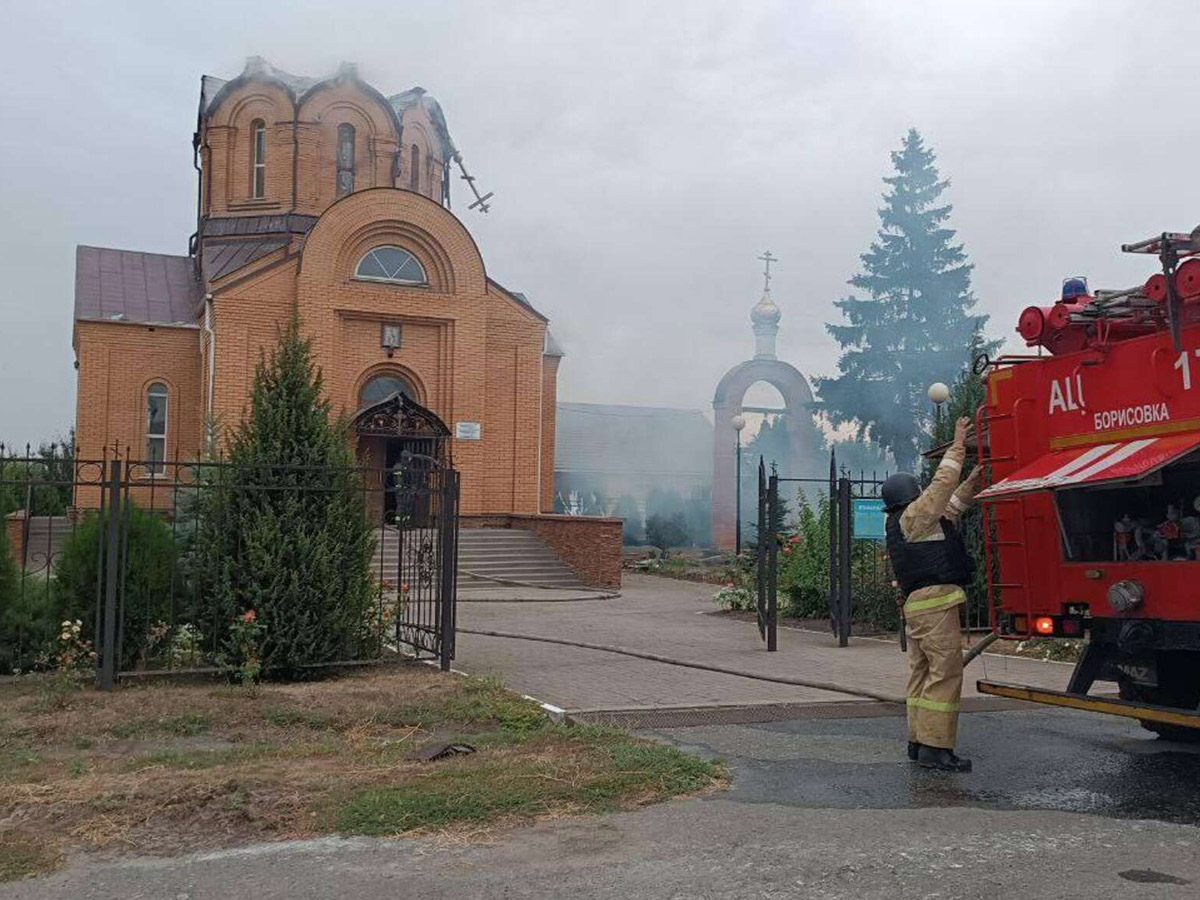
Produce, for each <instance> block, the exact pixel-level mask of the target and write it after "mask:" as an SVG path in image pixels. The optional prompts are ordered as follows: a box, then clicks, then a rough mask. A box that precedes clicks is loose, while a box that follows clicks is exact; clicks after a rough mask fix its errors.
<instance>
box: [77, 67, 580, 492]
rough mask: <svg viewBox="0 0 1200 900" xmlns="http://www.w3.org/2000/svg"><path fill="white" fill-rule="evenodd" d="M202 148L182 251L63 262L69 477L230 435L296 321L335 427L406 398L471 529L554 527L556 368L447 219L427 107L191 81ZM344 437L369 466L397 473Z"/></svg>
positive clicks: (256, 78)
mask: <svg viewBox="0 0 1200 900" xmlns="http://www.w3.org/2000/svg"><path fill="white" fill-rule="evenodd" d="M194 146H195V166H196V171H197V181H198V185H197V207H198V208H197V224H196V233H195V234H194V235H193V236H192V238H191V241H190V243H189V246H188V252H187V253H186V254H183V255H178V256H170V255H163V254H157V253H141V252H135V251H128V250H110V249H101V248H96V247H79V248H78V250H77V259H76V298H75V325H74V347H75V353H76V366H77V369H78V408H77V412H76V435H77V444H78V449H77V452H78V454H79V456H80V458H92V459H95V458H99V457H100V456H101V455H102V454H103V453H104V452H105V450H106V448H112V447H114V446H115V447H119V448H121V451H122V452H124V448H126V447H128V448H130V453H131V455H132V456H133V457H134V458H144V459H147V460H150V461H154V460H163V459H165V460H172V459H180V460H187V459H193V458H195V456H196V454H197V453H198V452H200V450H201V449H202V448H203V447H204V446H205V444H206V439H207V434H206V428H208V427H213V428H214V429H215V436H216V438H217V440H218V441H219V440H220V435H221V434H222V433H223V432H224V430H226V429H228V428H229V427H230V426H231V425H233V424H235V423H236V422H237V421H238V420H240V418H241V417H242V415H243V413H244V410H245V409H246V406H247V403H248V400H249V396H250V390H251V386H252V383H253V378H254V370H255V366H256V364H257V362H258V361H259V359H260V358H261V356H262V354H263V353H264V352H265V351H266V352H269V349H270V347H271V346H272V345H273V344H274V343H275V341H276V337H277V334H278V332H279V330H280V329H281V328H282V327H284V325H285V324H286V322H287V320H288V317H289V316H290V314H291V311H292V309H293V308H295V309H296V310H297V311H298V314H299V320H300V324H301V329H302V331H303V332H304V333H305V334H306V335H307V336H308V337H310V338H311V340H312V343H313V348H314V353H315V360H316V363H317V364H318V365H319V366H320V367H321V369H322V371H323V374H324V385H325V390H326V392H327V395H328V397H329V399H330V400H331V402H332V405H333V407H334V409H335V411H337V412H341V413H345V414H347V415H350V416H353V415H354V413H355V412H357V411H359V410H363V409H365V408H369V407H370V406H371V405H372V404H373V403H377V402H379V401H380V400H382V399H384V398H387V397H390V396H394V395H395V393H397V392H398V393H400V394H403V395H405V396H407V397H410V398H412V400H415V401H416V402H417V403H418V404H420V405H421V406H423V407H425V408H426V409H428V410H430V411H432V412H433V413H435V414H436V415H437V416H438V417H439V418H440V419H441V421H442V422H444V423H445V425H446V427H447V428H448V429H449V432H450V434H451V438H450V451H451V453H452V457H453V463H454V466H455V468H457V469H458V470H459V471H460V473H461V477H462V500H461V504H462V511H463V513H464V514H467V515H494V514H516V515H536V514H539V513H543V512H548V511H550V510H551V509H552V507H553V490H554V480H553V479H554V443H555V441H554V437H555V436H554V428H555V401H556V393H557V388H556V384H557V371H558V365H559V359H560V356H561V354H560V353H559V352H558V351H557V350H556V349H555V345H554V343H553V340H552V339H551V338H550V337H549V335H548V332H547V324H548V323H547V320H546V318H545V317H544V316H542V315H541V314H540V313H538V312H537V310H535V309H534V308H533V307H532V306H531V305H530V303H529V302H528V301H527V300H526V299H525V297H524V296H523V295H521V294H519V293H515V292H513V291H509V290H506V289H505V288H504V287H502V286H501V285H499V284H497V283H496V282H495V281H493V280H492V279H490V278H489V277H488V275H487V272H486V269H485V266H484V261H483V259H482V257H481V256H480V253H479V249H478V247H477V246H476V244H475V242H474V240H473V239H472V237H471V234H470V232H469V231H468V230H467V228H466V227H465V226H464V224H463V223H462V221H460V220H459V219H458V218H457V217H456V216H455V215H454V213H453V212H451V210H450V192H449V176H450V166H451V163H452V162H454V161H456V160H457V151H456V149H455V146H454V144H453V142H452V140H451V138H450V134H449V132H448V130H447V127H446V121H445V118H444V116H443V114H442V111H441V108H440V107H439V105H438V104H437V102H436V101H435V100H434V99H433V98H432V97H430V96H429V95H428V94H427V93H425V92H424V91H423V90H422V89H420V88H414V89H412V90H410V91H406V92H404V93H401V94H396V95H393V96H390V97H388V96H384V95H383V94H381V93H380V92H379V91H378V90H376V89H375V88H374V87H372V86H370V85H368V84H366V83H364V82H363V81H362V80H360V79H359V78H358V76H357V74H356V72H355V70H354V68H353V67H351V66H343V67H342V68H341V69H340V70H339V71H338V73H337V74H336V75H334V76H332V77H330V78H326V79H311V78H303V77H299V76H294V75H290V74H288V73H285V72H282V71H280V70H277V69H274V68H272V67H271V66H269V65H267V64H266V63H264V62H262V61H261V60H258V59H252V60H251V61H250V62H249V63H248V64H247V66H246V69H245V70H244V71H243V72H242V73H241V74H240V75H239V76H238V77H236V78H234V79H232V80H228V81H224V80H221V79H216V78H211V77H205V78H204V79H203V80H202V85H201V94H200V108H199V117H198V124H197V131H196V135H195V139H194ZM180 241H181V243H182V242H183V236H182V235H181V236H180ZM357 440H358V451H359V457H360V459H362V460H363V461H364V464H367V465H372V466H376V467H378V466H382V465H386V464H388V463H389V462H390V460H388V459H387V456H388V453H389V452H390V451H389V450H388V448H387V447H386V446H383V445H381V444H380V443H379V439H377V438H374V437H368V436H366V435H364V436H362V437H360V438H358V439H357Z"/></svg>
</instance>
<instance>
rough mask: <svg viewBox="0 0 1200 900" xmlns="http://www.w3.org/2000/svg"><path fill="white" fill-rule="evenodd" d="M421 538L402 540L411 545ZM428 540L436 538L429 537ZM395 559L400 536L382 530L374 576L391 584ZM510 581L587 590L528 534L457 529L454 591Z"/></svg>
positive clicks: (544, 543) (546, 549) (398, 553)
mask: <svg viewBox="0 0 1200 900" xmlns="http://www.w3.org/2000/svg"><path fill="white" fill-rule="evenodd" d="M421 537H422V536H421V535H420V534H417V535H414V534H411V533H410V534H409V535H407V536H406V537H405V542H406V544H407V545H408V546H416V544H417V543H418V542H419V541H420V539H421ZM429 538H430V539H431V540H435V539H436V535H434V534H433V533H432V532H430V534H429ZM399 557H400V534H399V532H397V531H396V530H395V529H392V528H385V529H383V530H382V532H381V533H380V535H379V539H378V541H377V546H376V549H375V565H374V570H373V571H374V572H375V573H376V575H377V576H380V577H382V578H383V580H385V581H395V580H397V579H396V572H397V562H398V560H399ZM505 582H509V583H517V584H522V585H534V586H536V587H538V588H552V589H565V590H580V589H583V590H586V589H587V585H585V584H584V583H583V582H582V581H580V580H579V576H577V575H576V574H575V573H574V572H572V571H571V569H570V568H568V567H567V565H566V564H565V563H564V562H563V561H562V560H561V559H559V557H558V554H556V553H555V552H554V551H553V550H551V549H550V547H549V546H548V545H547V544H546V542H545V541H543V540H542V539H541V538H540V537H538V536H537V535H536V534H534V533H533V532H531V531H520V530H517V529H506V528H462V529H460V530H459V532H458V588H459V590H460V591H464V592H469V593H473V592H478V591H482V590H489V589H495V587H496V586H497V585H499V584H502V583H505Z"/></svg>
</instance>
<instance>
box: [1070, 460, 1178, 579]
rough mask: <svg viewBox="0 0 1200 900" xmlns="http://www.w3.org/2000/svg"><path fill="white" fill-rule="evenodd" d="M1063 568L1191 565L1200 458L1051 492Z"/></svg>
mask: <svg viewBox="0 0 1200 900" xmlns="http://www.w3.org/2000/svg"><path fill="white" fill-rule="evenodd" d="M1054 500H1055V506H1056V507H1057V510H1058V517H1059V523H1060V527H1061V535H1060V537H1061V540H1062V553H1063V560H1064V561H1066V562H1118V563H1119V562H1168V561H1174V562H1179V561H1195V560H1196V559H1197V558H1198V552H1200V453H1197V452H1192V453H1189V454H1188V455H1186V456H1184V457H1183V458H1181V459H1178V460H1176V461H1175V462H1172V463H1170V464H1169V465H1166V466H1163V467H1162V468H1158V469H1156V470H1154V471H1151V472H1150V473H1149V474H1147V475H1145V476H1144V477H1141V478H1138V479H1136V480H1123V481H1118V482H1111V481H1109V482H1104V483H1101V484H1097V485H1092V486H1085V487H1070V488H1059V489H1056V490H1055V491H1054Z"/></svg>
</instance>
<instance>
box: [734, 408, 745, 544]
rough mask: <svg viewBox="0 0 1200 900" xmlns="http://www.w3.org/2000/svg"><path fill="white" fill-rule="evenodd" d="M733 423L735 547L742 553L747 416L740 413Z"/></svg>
mask: <svg viewBox="0 0 1200 900" xmlns="http://www.w3.org/2000/svg"><path fill="white" fill-rule="evenodd" d="M731 424H732V425H733V433H734V444H733V447H734V449H733V453H734V458H735V460H736V462H735V463H734V465H735V466H736V468H737V475H736V476H735V480H734V483H735V485H736V493H735V494H734V498H735V499H734V508H735V513H734V515H735V516H736V517H737V522H736V523H735V525H734V528H735V531H734V534H735V538H734V541H735V548H736V551H737V555H738V556H741V555H742V429H743V428H745V427H746V417H745V416H743V415H741V414H740V413H739V414H738V415H736V416H734V417H733V421H732V422H731Z"/></svg>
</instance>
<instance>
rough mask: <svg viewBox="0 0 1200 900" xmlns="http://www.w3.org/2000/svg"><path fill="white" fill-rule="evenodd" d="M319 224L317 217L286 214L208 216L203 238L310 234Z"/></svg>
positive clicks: (205, 221) (205, 220)
mask: <svg viewBox="0 0 1200 900" xmlns="http://www.w3.org/2000/svg"><path fill="white" fill-rule="evenodd" d="M316 224H317V216H306V215H302V214H300V213H286V214H284V215H281V216H222V217H215V218H214V217H212V216H208V217H206V218H205V219H204V230H203V232H202V234H203V236H204V237H206V238H215V237H243V236H248V235H254V234H308V232H310V231H312V228H313V226H314V225H316Z"/></svg>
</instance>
